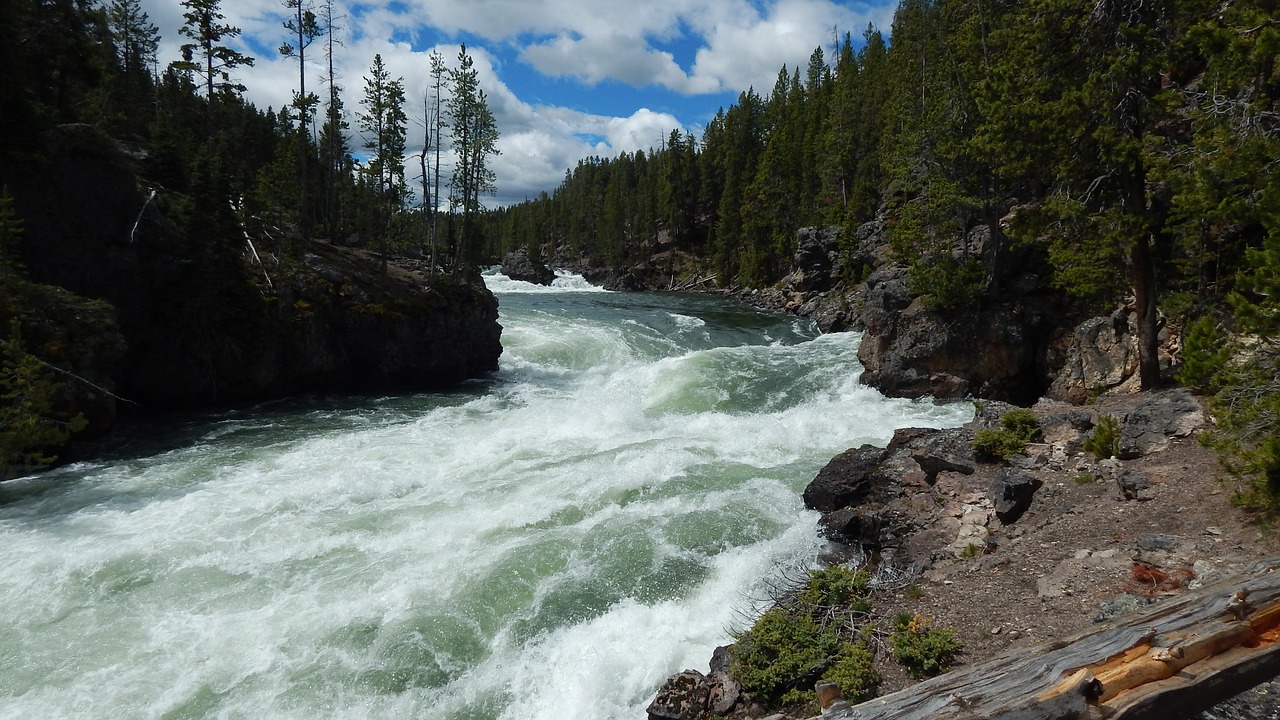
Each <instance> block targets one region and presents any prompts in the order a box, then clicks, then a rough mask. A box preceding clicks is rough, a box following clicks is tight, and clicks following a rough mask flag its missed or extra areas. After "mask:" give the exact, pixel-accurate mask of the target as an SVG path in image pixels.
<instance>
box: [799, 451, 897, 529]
mask: <svg viewBox="0 0 1280 720" xmlns="http://www.w3.org/2000/svg"><path fill="white" fill-rule="evenodd" d="M888 455H889V451H888V450H887V449H885V448H878V447H875V446H873V445H863V446H862V447H859V448H850V449H848V450H845V451H844V452H842V453H840V454H839V455H837V456H835V457H834V458H832V459H831V461H830V462H828V463H827V465H826V467H824V468H822V469H821V470H819V471H818V475H817V477H815V478H814V479H813V481H812V482H810V483H809V485H808V487H806V488H805V489H804V504H805V507H807V508H810V509H812V510H821V511H823V512H830V511H832V510H838V509H840V508H843V507H848V506H850V505H857V504H859V503H861V502H863V501H865V500H866V499H867V498H869V497H870V496H871V495H872V493H873V492H874V491H875V490H876V489H878V487H880V486H883V485H885V484H886V483H888V482H889V480H888V479H886V478H884V477H883V476H882V475H881V473H880V470H881V464H882V463H883V462H884V460H885V458H886V457H888Z"/></svg>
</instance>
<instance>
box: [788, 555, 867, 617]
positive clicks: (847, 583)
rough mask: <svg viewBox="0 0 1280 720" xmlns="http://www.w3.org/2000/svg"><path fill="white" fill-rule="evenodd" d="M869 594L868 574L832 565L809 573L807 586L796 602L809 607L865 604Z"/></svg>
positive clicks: (863, 571)
mask: <svg viewBox="0 0 1280 720" xmlns="http://www.w3.org/2000/svg"><path fill="white" fill-rule="evenodd" d="M870 592H871V574H870V573H868V572H867V571H865V570H850V569H849V568H847V567H844V566H842V565H832V566H830V567H825V568H821V569H819V570H813V571H810V573H809V584H808V585H806V586H805V587H804V589H802V590H801V591H800V593H799V594H798V595H797V596H796V600H797V601H798V602H799V603H800V604H801V605H807V606H809V607H831V606H834V605H849V604H865V603H864V602H863V601H865V599H866V597H867V595H868V594H869V593H870Z"/></svg>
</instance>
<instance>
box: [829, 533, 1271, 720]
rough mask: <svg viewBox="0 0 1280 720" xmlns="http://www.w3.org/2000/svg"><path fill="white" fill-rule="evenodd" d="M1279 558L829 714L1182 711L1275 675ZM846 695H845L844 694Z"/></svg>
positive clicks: (861, 717) (1028, 718) (1060, 715)
mask: <svg viewBox="0 0 1280 720" xmlns="http://www.w3.org/2000/svg"><path fill="white" fill-rule="evenodd" d="M1277 640H1280V558H1276V559H1272V560H1267V561H1264V562H1259V563H1256V564H1255V565H1253V566H1252V567H1251V568H1250V569H1249V571H1248V572H1246V573H1244V574H1242V575H1240V576H1237V577H1235V578H1233V579H1231V580H1227V581H1224V582H1220V583H1217V584H1215V585H1212V586H1210V587H1205V588H1201V589H1199V590H1196V591H1193V592H1189V593H1186V594H1184V595H1180V596H1178V597H1173V598H1166V599H1164V600H1161V601H1160V602H1158V603H1156V604H1154V605H1151V606H1150V607H1148V608H1147V609H1146V610H1143V611H1141V612H1135V613H1130V614H1129V615H1126V616H1124V617H1121V618H1118V619H1116V620H1113V621H1111V622H1110V623H1108V624H1106V625H1100V626H1098V627H1097V628H1094V629H1092V630H1090V631H1088V632H1085V633H1081V634H1079V635H1076V636H1073V637H1069V638H1065V639H1062V640H1058V641H1055V642H1051V643H1048V644H1045V645H1039V646H1035V647H1028V648H1020V649H1016V650H1012V651H1010V652H1008V653H1005V654H1003V655H1001V656H999V657H997V658H995V659H992V660H989V661H986V662H983V663H980V664H977V665H972V666H970V667H968V668H962V669H959V670H956V671H954V672H951V673H948V674H946V675H942V676H940V677H936V678H933V679H931V680H927V681H925V682H922V683H920V684H918V685H914V686H912V687H909V688H907V689H905V690H901V691H899V692H896V693H893V694H891V695H886V696H884V697H880V698H876V699H874V700H871V701H869V702H865V703H862V704H859V705H854V706H852V707H839V706H836V707H832V708H830V709H829V710H828V711H827V712H826V713H824V714H823V716H822V717H823V718H824V720H872V719H873V718H875V719H877V720H879V719H881V718H885V719H887V718H913V719H914V718H921V719H923V718H948V719H950V718H954V719H955V720H969V719H971V718H972V719H976V718H989V719H991V720H997V719H998V720H1069V719H1076V718H1080V719H1083V718H1109V719H1110V720H1121V719H1123V720H1134V719H1135V718H1144V719H1145V718H1150V719H1152V720H1154V719H1156V718H1159V719H1161V720H1178V719H1179V718H1186V717H1188V716H1190V715H1192V714H1194V713H1196V712H1198V711H1200V710H1203V709H1206V708H1208V707H1210V706H1212V705H1214V704H1216V703H1218V702H1221V701H1222V700H1225V699H1227V698H1230V697H1232V696H1234V695H1237V694H1239V693H1241V692H1243V691H1245V690H1247V689H1249V688H1251V687H1253V686H1254V685H1257V684H1258V683H1260V682H1263V681H1265V680H1268V679H1271V678H1274V677H1276V676H1277V675H1280V642H1277ZM841 704H843V703H841Z"/></svg>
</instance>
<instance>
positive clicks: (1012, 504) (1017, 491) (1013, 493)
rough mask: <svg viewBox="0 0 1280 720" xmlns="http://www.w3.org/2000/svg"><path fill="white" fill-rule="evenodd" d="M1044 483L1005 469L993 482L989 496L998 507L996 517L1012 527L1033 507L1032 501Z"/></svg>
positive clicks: (988, 490) (1035, 478)
mask: <svg viewBox="0 0 1280 720" xmlns="http://www.w3.org/2000/svg"><path fill="white" fill-rule="evenodd" d="M1041 485H1043V483H1042V482H1041V481H1040V478H1038V477H1036V476H1034V475H1031V474H1030V473H1026V472H1022V471H1019V470H1014V469H1009V468H1007V469H1005V470H1003V471H1001V472H1000V474H999V475H997V476H996V477H995V478H994V479H992V481H991V485H990V486H989V487H988V488H987V494H988V495H990V496H991V500H992V502H994V503H995V506H996V517H998V518H1000V522H1002V523H1004V524H1005V525H1011V524H1013V523H1015V522H1017V521H1018V518H1020V517H1022V514H1023V513H1024V512H1026V511H1027V508H1029V507H1031V499H1032V498H1033V497H1034V496H1035V494H1036V490H1039V489H1040V486H1041Z"/></svg>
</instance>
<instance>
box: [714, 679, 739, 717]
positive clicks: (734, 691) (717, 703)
mask: <svg viewBox="0 0 1280 720" xmlns="http://www.w3.org/2000/svg"><path fill="white" fill-rule="evenodd" d="M707 685H708V687H709V690H708V692H707V712H709V713H711V714H712V715H715V716H721V715H724V714H726V713H728V712H729V711H730V710H732V709H733V706H734V705H737V704H738V698H740V697H742V685H740V684H738V682H737V681H736V680H734V679H732V678H730V677H729V674H728V673H727V672H714V673H711V675H710V677H708V678H707Z"/></svg>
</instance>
